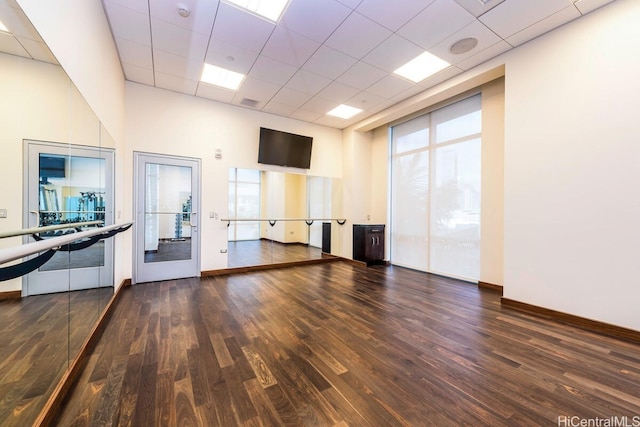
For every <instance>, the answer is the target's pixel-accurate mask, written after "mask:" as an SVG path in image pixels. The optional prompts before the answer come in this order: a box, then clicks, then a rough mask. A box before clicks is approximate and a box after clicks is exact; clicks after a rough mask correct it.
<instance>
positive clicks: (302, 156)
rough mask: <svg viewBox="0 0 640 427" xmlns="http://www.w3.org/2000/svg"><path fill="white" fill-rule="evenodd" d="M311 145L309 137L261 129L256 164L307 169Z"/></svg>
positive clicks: (311, 140)
mask: <svg viewBox="0 0 640 427" xmlns="http://www.w3.org/2000/svg"><path fill="white" fill-rule="evenodd" d="M312 144H313V138H312V137H310V136H303V135H296V134H294V133H289V132H282V131H279V130H273V129H267V128H263V127H261V128H260V143H259V146H258V163H262V164H264V165H277V166H287V167H291V168H300V169H309V168H310V167H311V146H312Z"/></svg>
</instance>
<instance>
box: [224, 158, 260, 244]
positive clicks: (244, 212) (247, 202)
mask: <svg viewBox="0 0 640 427" xmlns="http://www.w3.org/2000/svg"><path fill="white" fill-rule="evenodd" d="M260 173H261V172H260V171H259V170H254V169H238V168H231V169H229V218H240V219H252V218H260ZM258 239H260V223H259V222H258V221H239V222H236V221H231V223H230V224H229V241H237V240H258Z"/></svg>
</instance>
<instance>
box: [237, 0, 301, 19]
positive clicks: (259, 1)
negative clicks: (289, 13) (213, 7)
mask: <svg viewBox="0 0 640 427" xmlns="http://www.w3.org/2000/svg"><path fill="white" fill-rule="evenodd" d="M225 1H226V2H227V3H230V4H235V5H236V6H238V7H241V8H243V9H246V10H248V11H249V12H251V13H255V14H256V15H260V16H262V17H263V18H267V19H268V20H270V21H273V22H278V19H280V16H282V12H283V11H284V10H285V9H286V7H287V3H289V0H225Z"/></svg>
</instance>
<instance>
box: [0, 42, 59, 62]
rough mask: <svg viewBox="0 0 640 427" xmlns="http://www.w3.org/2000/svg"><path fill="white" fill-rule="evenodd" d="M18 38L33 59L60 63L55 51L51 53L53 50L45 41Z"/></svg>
mask: <svg viewBox="0 0 640 427" xmlns="http://www.w3.org/2000/svg"><path fill="white" fill-rule="evenodd" d="M16 38H17V39H18V41H19V42H20V44H21V45H22V47H23V48H25V49H26V50H27V52H29V55H30V56H31V57H32V58H33V59H35V60H37V61H43V62H48V63H50V64H58V60H57V59H56V57H55V56H53V53H51V50H49V47H48V46H47V45H46V44H44V42H42V41H37V40H32V39H23V38H20V37H16ZM0 50H2V49H0Z"/></svg>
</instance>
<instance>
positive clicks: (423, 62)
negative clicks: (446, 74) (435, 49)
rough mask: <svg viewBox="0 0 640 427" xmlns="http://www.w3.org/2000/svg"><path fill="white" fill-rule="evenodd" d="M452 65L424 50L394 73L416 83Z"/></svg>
mask: <svg viewBox="0 0 640 427" xmlns="http://www.w3.org/2000/svg"><path fill="white" fill-rule="evenodd" d="M450 65H451V64H449V63H448V62H447V61H445V60H443V59H440V58H438V57H437V56H435V55H432V54H430V53H429V52H424V53H423V54H421V55H419V56H417V57H416V58H414V59H412V60H411V61H409V62H407V63H406V64H404V65H403V66H402V67H400V68H398V69H397V70H395V71H394V72H393V73H394V74H397V75H399V76H401V77H404V78H405V79H409V80H411V81H412V82H414V83H418V82H420V81H422V80H424V79H426V78H427V77H429V76H432V75H434V74H435V73H437V72H438V71H441V70H444V69H445V68H447V67H449V66H450Z"/></svg>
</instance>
